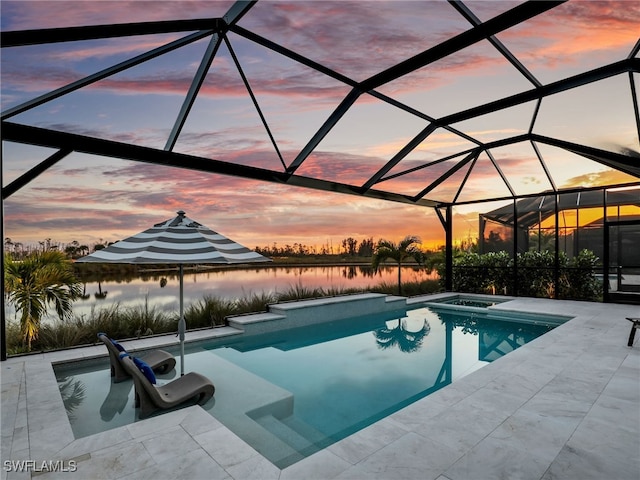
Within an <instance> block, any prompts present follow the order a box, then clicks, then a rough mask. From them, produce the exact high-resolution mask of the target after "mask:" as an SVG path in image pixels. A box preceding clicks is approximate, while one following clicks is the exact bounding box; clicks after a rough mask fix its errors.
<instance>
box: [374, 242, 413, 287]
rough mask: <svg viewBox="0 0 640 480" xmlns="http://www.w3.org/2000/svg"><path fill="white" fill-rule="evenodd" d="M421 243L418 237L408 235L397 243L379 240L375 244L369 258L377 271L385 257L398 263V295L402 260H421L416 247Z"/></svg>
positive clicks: (400, 283) (400, 285)
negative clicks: (374, 248) (371, 255)
mask: <svg viewBox="0 0 640 480" xmlns="http://www.w3.org/2000/svg"><path fill="white" fill-rule="evenodd" d="M420 243H421V241H420V238H419V237H416V236H413V235H408V236H406V237H404V238H403V239H402V240H400V242H398V243H397V244H396V243H394V242H391V241H389V240H380V241H378V245H377V246H376V250H375V252H373V257H372V258H371V266H372V267H373V269H374V270H375V271H376V272H377V271H378V267H379V266H380V264H381V263H382V262H384V261H385V260H387V259H391V260H395V261H396V262H397V263H398V295H402V280H401V276H400V275H401V271H402V262H405V261H407V260H409V259H410V258H413V259H414V260H415V261H416V262H418V263H419V264H420V263H422V262H423V259H424V258H423V253H422V251H421V250H420V248H419V247H418V245H419V244H420Z"/></svg>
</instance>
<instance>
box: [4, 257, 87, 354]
mask: <svg viewBox="0 0 640 480" xmlns="http://www.w3.org/2000/svg"><path fill="white" fill-rule="evenodd" d="M4 268H5V285H4V288H5V293H6V295H7V299H8V301H9V302H11V303H13V304H14V306H15V309H16V313H20V327H21V330H22V334H23V335H24V340H25V341H26V342H27V349H28V350H29V351H30V350H31V342H32V340H34V339H37V338H38V331H39V330H40V320H41V319H42V317H43V316H44V315H45V314H46V313H47V307H48V306H49V305H50V304H53V306H54V307H55V310H56V313H57V314H58V317H60V319H64V318H68V317H70V316H71V314H72V308H71V304H72V302H73V301H74V300H75V299H76V298H78V297H80V296H81V295H82V285H81V284H80V283H79V282H78V280H77V279H76V277H75V274H74V273H73V267H72V265H71V263H70V262H69V261H68V260H67V259H66V258H65V255H64V254H63V253H62V252H59V251H56V250H47V251H44V252H35V253H33V254H31V255H29V256H28V257H26V258H25V259H24V260H22V261H20V262H17V261H14V260H13V259H12V258H11V257H10V256H9V255H5V262H4Z"/></svg>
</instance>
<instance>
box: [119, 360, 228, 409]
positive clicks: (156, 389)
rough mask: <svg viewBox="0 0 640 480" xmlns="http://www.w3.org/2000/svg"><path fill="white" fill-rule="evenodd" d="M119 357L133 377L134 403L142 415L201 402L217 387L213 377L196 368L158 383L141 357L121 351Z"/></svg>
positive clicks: (211, 395)
mask: <svg viewBox="0 0 640 480" xmlns="http://www.w3.org/2000/svg"><path fill="white" fill-rule="evenodd" d="M120 360H121V361H122V365H123V366H124V368H125V369H126V370H127V372H129V374H130V375H131V377H132V378H133V385H134V388H135V407H136V408H139V409H140V411H139V417H140V418H146V417H148V416H149V415H151V414H152V413H154V412H155V411H157V410H164V409H167V408H172V407H175V406H177V405H180V404H181V403H184V402H187V401H188V400H194V401H195V403H199V404H200V405H202V404H204V403H206V402H207V401H209V399H211V397H213V394H214V392H215V390H216V389H215V387H214V386H213V383H212V382H211V380H209V379H208V378H207V377H205V376H204V375H200V374H199V373H196V372H189V373H187V374H186V375H183V376H181V377H178V378H176V379H175V380H172V381H171V382H169V383H167V384H166V385H161V386H156V385H155V383H156V379H155V376H154V374H153V370H152V369H151V368H150V367H149V365H147V364H146V363H145V362H144V361H143V360H142V359H140V358H135V357H132V356H131V355H129V354H128V353H121V354H120Z"/></svg>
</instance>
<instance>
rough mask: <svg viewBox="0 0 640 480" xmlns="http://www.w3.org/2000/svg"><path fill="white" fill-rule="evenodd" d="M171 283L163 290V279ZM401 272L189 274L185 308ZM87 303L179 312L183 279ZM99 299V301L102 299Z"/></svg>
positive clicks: (84, 309)
mask: <svg viewBox="0 0 640 480" xmlns="http://www.w3.org/2000/svg"><path fill="white" fill-rule="evenodd" d="M163 278H166V279H167V283H166V285H165V286H164V287H161V286H160V285H161V279H163ZM427 278H435V277H433V276H431V277H430V276H429V275H428V274H427V273H426V272H425V271H424V270H414V269H413V268H411V267H403V269H402V281H403V282H411V281H419V280H425V279H427ZM397 281H398V270H397V267H388V268H385V269H381V270H380V271H379V272H378V273H377V274H375V275H372V274H371V272H370V269H369V268H363V267H346V266H341V267H326V266H325V267H271V268H249V269H242V270H208V271H204V272H193V271H189V270H187V271H185V274H184V308H185V309H186V308H187V307H188V306H189V304H191V303H195V302H198V301H200V300H201V299H202V298H204V296H205V295H212V296H216V297H223V298H236V297H242V296H249V295H251V294H261V293H262V292H265V293H275V292H285V291H287V290H289V289H290V288H292V287H295V286H297V285H302V286H304V287H305V288H309V289H312V288H323V289H325V290H328V289H343V288H366V287H368V286H374V285H378V284H380V283H383V282H385V283H390V284H396V283H397ZM100 293H102V296H104V298H99V297H100ZM85 295H88V298H87V299H86V300H78V301H76V302H74V304H73V311H74V314H75V315H77V316H82V315H88V314H90V313H91V309H92V308H96V309H99V308H107V307H110V306H112V305H114V304H116V303H117V304H119V306H120V307H137V306H143V305H144V303H145V301H148V302H149V303H148V304H149V307H150V308H151V307H156V308H158V309H161V310H163V311H166V312H176V313H177V312H178V311H179V309H180V304H179V302H180V279H179V276H178V274H177V271H175V272H165V273H157V274H155V273H154V275H153V276H148V278H144V279H143V278H138V279H135V280H127V281H105V282H100V283H99V284H98V283H97V282H93V283H87V284H86V285H85ZM97 297H98V298H97ZM5 311H6V314H7V317H8V318H9V319H13V318H14V316H15V314H14V311H13V307H12V305H9V304H7V305H6V306H5Z"/></svg>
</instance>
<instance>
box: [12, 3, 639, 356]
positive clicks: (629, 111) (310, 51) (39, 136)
mask: <svg viewBox="0 0 640 480" xmlns="http://www.w3.org/2000/svg"><path fill="white" fill-rule="evenodd" d="M638 25H640V5H639V4H638V3H637V2H628V1H625V0H611V1H597V0H596V1H591V0H589V1H583V0H569V1H553V0H549V1H519V0H499V1H490V0H482V1H479V0H470V1H455V0H450V1H445V0H425V1H398V0H393V1H382V0H381V1H367V0H357V1H355V0H354V1H349V0H347V1H339V2H333V1H321V2H320V1H304V0H294V1H286V0H281V1H269V0H259V1H238V2H233V1H225V0H220V1H203V2H198V1H172V2H146V1H133V2H116V1H114V2H110V1H109V0H106V1H101V2H93V1H89V0H86V1H69V2H45V1H43V2H38V1H34V2H22V1H11V0H6V1H3V2H2V32H1V38H0V40H1V47H2V58H1V61H2V69H1V80H2V87H1V88H2V114H1V117H2V118H1V121H2V125H1V127H2V129H1V135H2V144H3V156H2V169H3V189H2V202H3V205H2V212H3V224H2V226H3V238H4V237H5V235H6V231H9V230H11V229H12V228H13V226H17V225H23V224H25V223H26V222H27V220H28V219H29V218H32V217H33V218H35V217H36V214H37V217H38V221H39V223H38V226H37V227H31V228H39V229H40V231H41V232H42V233H41V235H42V237H43V238H44V237H47V229H48V228H53V227H54V225H55V226H56V227H60V225H70V224H71V222H72V220H74V219H77V218H84V219H85V220H86V222H87V225H89V222H90V221H91V219H92V218H100V217H103V220H104V219H106V214H105V213H104V210H105V207H106V206H107V204H117V205H120V206H121V205H122V204H121V203H119V202H121V201H122V199H123V197H124V196H125V193H124V192H123V190H121V189H119V188H115V187H114V190H113V191H112V192H111V193H110V194H104V193H101V194H100V196H99V195H98V194H97V193H96V194H95V195H92V193H91V189H102V190H100V192H104V191H105V190H104V189H105V188H106V187H105V185H107V184H109V183H110V182H112V183H114V184H115V182H117V181H121V178H122V176H123V175H130V176H131V177H130V178H131V180H130V184H131V185H129V186H130V187H132V188H135V189H136V191H137V192H138V193H139V195H142V194H143V193H144V192H145V191H146V190H148V186H149V183H148V182H150V181H159V180H158V179H161V180H162V181H163V182H165V184H166V185H167V188H169V186H170V185H171V181H172V179H175V178H177V175H176V173H175V172H177V171H181V172H182V171H185V170H187V171H189V172H192V173H193V175H192V176H191V177H190V178H191V183H190V184H189V185H191V187H190V186H186V187H184V188H183V190H184V191H191V193H192V194H194V195H195V194H197V195H203V193H210V194H215V193H216V192H219V191H220V189H221V186H222V185H224V183H225V181H231V179H243V180H248V181H250V182H251V183H247V184H244V185H246V186H244V187H242V188H244V189H246V192H245V194H246V198H247V199H248V198H249V197H250V196H251V195H257V194H258V193H260V194H261V195H268V194H269V192H274V193H272V195H273V197H274V198H275V196H277V195H282V192H285V191H287V189H289V190H291V189H306V190H305V191H309V192H312V191H316V192H326V193H327V195H343V196H347V198H352V199H353V201H354V202H355V201H356V200H360V199H369V200H372V201H378V202H384V203H385V205H386V204H388V202H391V203H392V204H393V205H398V206H399V207H400V206H405V207H406V206H409V207H411V208H414V209H418V208H419V209H420V211H424V212H426V213H425V217H424V218H426V215H427V213H428V215H431V216H432V217H433V218H434V219H435V220H436V227H435V228H437V229H438V230H439V231H440V233H441V237H442V244H443V245H444V246H445V248H444V251H445V268H444V271H443V276H444V279H445V282H444V285H445V287H446V288H447V289H449V290H450V289H452V288H453V271H454V252H455V250H456V248H455V246H456V242H457V241H458V239H459V237H460V236H461V234H462V233H461V232H463V231H464V230H465V229H467V230H469V231H473V232H478V231H480V235H479V238H478V242H479V247H480V249H482V250H484V251H487V252H488V251H491V250H495V249H497V248H500V249H501V250H504V251H506V252H508V255H510V257H511V259H512V264H511V266H510V267H509V268H510V269H511V270H510V271H511V274H512V275H513V276H514V278H515V277H516V276H517V274H518V272H519V268H520V269H521V268H522V265H520V266H519V265H518V261H519V258H518V255H517V254H518V252H526V251H535V250H544V251H548V252H551V254H552V255H554V256H555V258H556V259H559V258H560V255H561V253H562V254H563V255H564V254H566V255H568V256H575V255H577V254H578V253H579V252H580V251H581V249H584V248H587V249H591V250H592V251H594V252H595V255H596V256H597V257H598V259H599V260H598V262H599V263H598V265H599V266H598V268H599V269H600V270H599V272H598V274H599V276H600V279H601V281H602V297H603V299H604V300H612V299H613V297H612V296H611V294H618V293H621V291H623V290H629V292H626V291H625V292H622V293H629V294H630V296H628V297H627V298H626V299H625V301H634V298H636V297H633V296H632V295H633V290H634V289H635V288H636V287H635V285H636V284H635V283H633V278H634V275H637V274H638V268H639V267H640V262H639V261H638V256H637V252H638V250H639V249H640V246H639V245H638V243H639V241H638V230H639V229H640V216H639V215H638V205H639V203H640V200H639V198H640V190H639V187H640V141H639V137H640V113H639V107H638V102H639V98H640V93H639V92H638V83H639V79H640V73H639V72H640V57H639V50H640V39H639V33H640V30H639V29H638ZM122 162H126V163H125V164H123V163H122ZM122 165H125V167H123V166H122ZM143 171H144V174H143V173H142V172H143ZM70 179H74V181H76V182H77V183H81V184H82V186H83V188H84V189H83V190H82V195H78V196H77V197H74V198H77V204H76V205H75V206H74V207H73V208H70V207H65V208H61V205H62V204H61V203H57V201H54V200H53V192H54V190H55V191H56V192H58V193H59V192H60V191H69V192H70V191H71V190H70V189H69V188H68V184H67V183H64V181H67V182H70V181H71V180H70ZM224 179H229V180H224ZM63 180H64V181H63ZM46 182H49V183H46ZM56 182H57V183H56ZM196 184H197V187H196ZM51 185H55V187H56V188H55V189H54V188H53V187H51ZM265 185H269V186H273V185H277V186H278V188H277V189H276V190H269V189H267V188H265V187H264V186H265ZM238 190H241V189H238V188H236V191H238ZM74 191H75V190H74ZM265 192H266V193H265ZM70 195H71V193H70ZM98 197H99V198H98ZM314 198H316V197H314ZM322 198H325V197H322ZM331 198H333V197H331ZM140 201H141V202H142V200H140ZM144 201H145V202H148V203H149V204H153V202H154V197H153V196H152V195H151V193H149V195H148V196H147V197H145V199H144ZM156 201H157V200H156ZM322 201H324V200H321V201H320V202H322ZM100 202H102V204H100ZM317 203H318V202H316V204H313V203H312V202H303V203H301V204H300V206H299V209H300V210H301V211H302V212H303V213H305V212H306V213H307V217H308V218H309V222H310V223H311V224H313V221H314V212H315V208H317V207H319V206H320V205H318V204H317ZM65 205H71V203H69V202H67V203H66V204H65ZM83 205H85V207H84V208H85V210H90V211H91V213H92V215H89V214H88V213H86V212H85V213H82V207H83ZM93 205H96V206H93ZM262 205H264V202H262V203H260V202H256V205H255V215H256V217H257V218H259V217H260V216H261V215H264V216H266V213H264V212H261V211H260V210H261V208H262ZM123 211H126V207H123ZM414 211H415V210H414ZM101 212H103V213H101ZM468 212H475V213H473V218H475V220H473V222H475V221H477V220H478V218H479V221H480V226H478V225H470V223H471V220H469V218H471V217H470V216H469V215H470V214H468ZM479 213H480V214H481V215H480V216H478V214H479ZM460 218H463V219H464V221H465V222H467V223H468V224H469V225H467V226H463V227H459V226H458V223H457V222H459V219H460ZM316 220H317V222H318V223H317V225H318V227H317V229H318V235H322V234H323V232H322V231H321V227H320V219H319V218H317V219H316ZM365 220H366V217H365ZM376 221H377V220H376V219H373V218H372V219H371V223H372V224H373V223H375V222H376ZM413 221H415V224H412V225H408V230H411V231H416V230H418V229H419V228H421V222H423V221H424V220H423V217H422V216H421V215H418V214H416V215H414V220H412V222H413ZM87 228H90V227H87ZM429 228H430V229H431V227H429ZM347 234H348V232H347ZM543 242H545V243H544V244H543ZM5 243H6V242H5ZM5 248H6V245H5ZM558 265H559V262H558V261H556V263H555V267H554V269H555V272H554V274H553V275H552V277H553V278H555V279H558V278H559V273H558ZM3 271H4V269H3ZM518 287H522V285H518V284H517V282H516V283H515V285H514V287H513V291H512V293H514V294H516V295H517V294H522V292H523V291H522V289H521V288H520V289H519V288H518ZM552 290H553V289H552ZM555 292H556V293H553V294H552V295H555V296H557V295H558V294H557V292H558V289H557V288H556V289H555ZM2 325H3V328H4V313H3V322H2ZM3 343H4V342H3Z"/></svg>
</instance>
